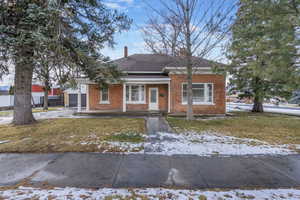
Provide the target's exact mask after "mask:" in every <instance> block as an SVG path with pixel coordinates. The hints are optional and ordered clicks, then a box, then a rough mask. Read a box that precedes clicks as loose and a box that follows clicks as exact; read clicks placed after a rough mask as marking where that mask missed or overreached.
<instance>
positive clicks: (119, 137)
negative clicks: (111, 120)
mask: <svg viewBox="0 0 300 200" xmlns="http://www.w3.org/2000/svg"><path fill="white" fill-rule="evenodd" d="M105 139H106V140H107V141H114V142H134V143H140V142H144V137H143V135H141V134H138V133H131V132H128V133H119V134H114V135H110V136H108V137H106V138H105Z"/></svg>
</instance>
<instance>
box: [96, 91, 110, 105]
mask: <svg viewBox="0 0 300 200" xmlns="http://www.w3.org/2000/svg"><path fill="white" fill-rule="evenodd" d="M102 89H103V88H101V89H100V101H99V104H110V102H109V87H107V100H106V101H103V100H102Z"/></svg>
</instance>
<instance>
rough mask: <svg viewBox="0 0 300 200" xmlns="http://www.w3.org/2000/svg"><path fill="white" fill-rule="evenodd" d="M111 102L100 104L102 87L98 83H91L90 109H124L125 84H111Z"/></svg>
mask: <svg viewBox="0 0 300 200" xmlns="http://www.w3.org/2000/svg"><path fill="white" fill-rule="evenodd" d="M108 90H109V102H110V104H100V89H99V87H98V86H97V85H89V89H88V91H89V103H90V110H122V106H123V104H122V99H123V85H121V84H118V85H117V84H116V85H110V86H109V89H108Z"/></svg>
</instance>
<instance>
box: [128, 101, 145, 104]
mask: <svg viewBox="0 0 300 200" xmlns="http://www.w3.org/2000/svg"><path fill="white" fill-rule="evenodd" d="M126 104H146V102H144V101H142V102H138V101H137V102H126Z"/></svg>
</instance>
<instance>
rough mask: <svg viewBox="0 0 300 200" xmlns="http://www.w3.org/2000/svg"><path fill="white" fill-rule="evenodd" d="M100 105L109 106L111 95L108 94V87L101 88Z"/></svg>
mask: <svg viewBox="0 0 300 200" xmlns="http://www.w3.org/2000/svg"><path fill="white" fill-rule="evenodd" d="M100 103H101V104H109V94H108V88H107V87H103V88H101V93H100Z"/></svg>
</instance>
